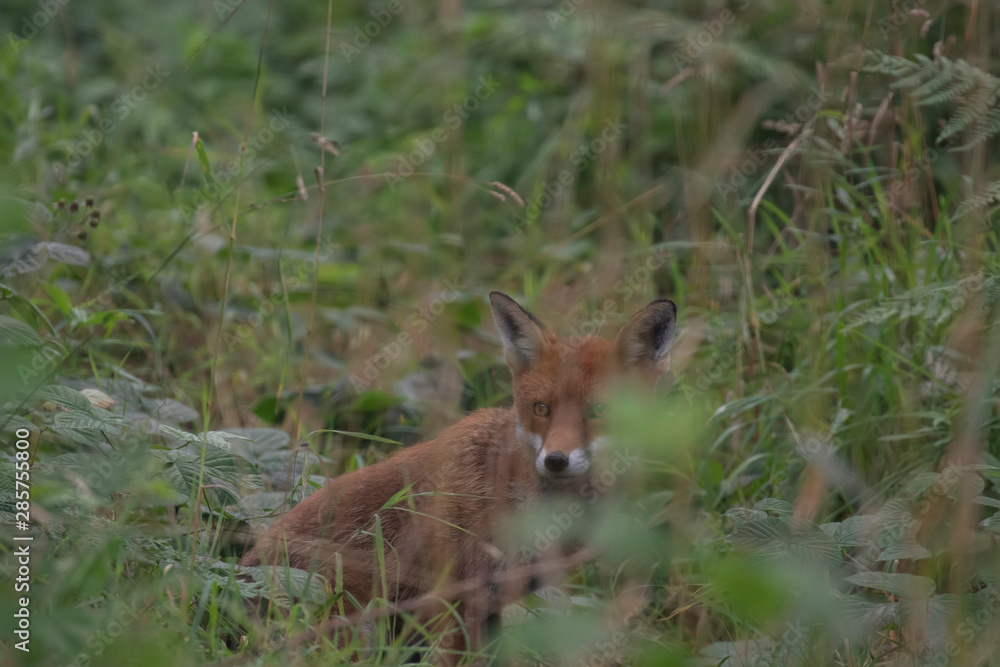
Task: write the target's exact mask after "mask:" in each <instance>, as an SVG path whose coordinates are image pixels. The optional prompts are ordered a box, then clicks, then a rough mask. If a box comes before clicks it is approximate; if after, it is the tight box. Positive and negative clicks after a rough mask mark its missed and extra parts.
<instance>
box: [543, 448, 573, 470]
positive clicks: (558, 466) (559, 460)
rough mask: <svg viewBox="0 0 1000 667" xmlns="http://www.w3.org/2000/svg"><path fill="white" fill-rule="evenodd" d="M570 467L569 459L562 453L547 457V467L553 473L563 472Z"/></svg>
mask: <svg viewBox="0 0 1000 667" xmlns="http://www.w3.org/2000/svg"><path fill="white" fill-rule="evenodd" d="M568 465H569V459H568V458H567V457H566V455H565V454H563V453H562V452H552V453H551V454H549V455H547V456H546V457H545V467H546V468H547V469H548V470H549V471H551V472H562V471H563V470H565V469H566V466H568Z"/></svg>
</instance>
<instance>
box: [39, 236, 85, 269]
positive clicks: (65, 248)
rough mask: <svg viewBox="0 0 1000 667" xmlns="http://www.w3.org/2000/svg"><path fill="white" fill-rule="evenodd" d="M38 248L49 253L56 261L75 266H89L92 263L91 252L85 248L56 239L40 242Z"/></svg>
mask: <svg viewBox="0 0 1000 667" xmlns="http://www.w3.org/2000/svg"><path fill="white" fill-rule="evenodd" d="M38 248H39V249H40V250H44V251H45V252H46V253H48V256H49V259H51V260H54V261H56V262H62V263H63V264H71V265H73V266H87V265H89V264H90V253H88V252H87V251H86V250H84V249H83V248H77V247H76V246H72V245H67V244H65V243H56V242H54V241H44V242H42V243H39V244H38Z"/></svg>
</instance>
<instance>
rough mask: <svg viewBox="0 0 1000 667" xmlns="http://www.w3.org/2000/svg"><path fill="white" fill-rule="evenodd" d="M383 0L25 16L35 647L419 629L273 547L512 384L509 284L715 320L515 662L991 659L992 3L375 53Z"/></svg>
mask: <svg viewBox="0 0 1000 667" xmlns="http://www.w3.org/2000/svg"><path fill="white" fill-rule="evenodd" d="M43 4H44V3H43ZM348 4H349V3H348ZM348 4H343V3H334V5H333V6H332V13H331V15H330V16H329V17H328V14H327V11H328V8H327V6H326V5H324V4H323V3H319V4H317V3H305V2H293V3H283V4H280V5H279V4H275V5H274V6H269V5H268V4H267V3H264V2H247V3H245V4H243V5H239V3H236V2H232V3H230V2H221V1H219V2H213V3H201V4H196V5H192V4H189V3H170V4H163V5H162V6H161V4H160V3H152V4H149V5H148V6H145V5H136V4H134V3H128V2H122V1H117V0H100V1H99V2H90V3H87V4H86V6H84V5H83V4H81V5H76V4H74V3H67V4H66V5H65V6H61V5H60V6H59V7H61V8H60V9H59V11H58V12H56V13H54V15H53V16H52V17H51V18H47V17H46V18H45V20H44V21H41V20H40V22H42V23H44V25H42V26H41V27H39V28H38V30H37V34H35V35H33V36H30V38H27V39H24V40H21V39H12V38H11V37H10V35H22V34H24V35H27V33H25V32H24V30H25V27H24V26H25V25H26V24H25V23H24V20H25V17H27V19H28V20H29V21H31V20H33V19H32V17H34V16H35V15H36V14H37V13H39V12H41V14H40V16H46V15H45V11H46V9H45V7H43V6H42V5H41V4H37V3H29V2H26V1H21V0H16V1H14V2H12V3H8V5H9V6H8V5H5V7H4V8H3V10H0V29H2V35H4V36H5V37H4V43H3V45H2V46H0V110H2V111H0V119H2V122H0V154H3V155H7V156H9V159H8V162H7V164H6V165H5V168H4V169H3V171H2V172H0V207H2V208H0V368H2V370H0V431H2V433H3V436H2V438H0V442H3V443H4V446H3V449H2V454H0V458H3V461H0V464H2V465H0V491H2V494H0V519H2V524H3V526H4V530H3V531H2V534H3V535H4V539H3V540H0V544H2V546H0V549H2V550H3V551H4V558H3V559H0V563H2V565H0V573H2V577H0V618H3V619H5V620H4V622H2V623H0V642H2V647H3V648H2V650H3V651H4V659H3V662H4V664H23V665H36V664H37V665H69V664H78V665H84V664H109V665H116V664H133V663H136V664H137V663H138V662H139V661H140V660H141V661H142V662H143V663H144V664H147V663H148V664H153V665H155V664H164V665H168V664H169V665H174V664H177V665H190V664H201V663H210V662H213V661H221V664H225V665H254V664H279V663H280V664H284V665H289V664H340V663H345V664H346V663H347V662H348V660H349V658H350V655H351V654H352V653H356V652H359V651H360V653H361V658H360V663H361V664H372V665H389V664H401V663H402V661H403V660H405V659H407V658H408V657H409V656H411V655H412V653H413V650H414V647H412V646H406V645H404V644H403V643H401V642H400V641H398V640H394V639H392V638H391V636H390V635H391V633H388V632H387V626H386V623H387V621H386V619H384V618H381V617H380V620H379V622H378V623H376V624H375V625H374V627H373V628H370V629H371V632H372V635H371V637H372V638H371V639H368V640H361V639H353V640H351V642H348V645H347V647H346V648H338V646H337V642H336V640H335V639H333V638H332V637H328V636H326V635H325V634H324V633H323V632H322V631H320V627H321V625H322V624H323V623H324V619H325V618H326V617H327V615H328V614H330V613H332V614H334V615H335V616H341V617H346V618H347V619H348V620H347V621H346V622H345V626H347V627H348V631H350V630H359V629H361V628H359V627H350V626H351V625H352V624H355V625H356V613H355V612H356V611H357V605H356V604H355V602H356V601H354V600H352V599H349V598H350V596H349V595H345V594H343V588H342V582H338V581H325V580H322V579H321V578H319V577H318V576H316V575H313V574H311V573H309V572H302V571H297V570H295V571H280V572H269V571H266V570H261V571H255V572H253V573H252V575H253V576H251V577H250V578H249V579H247V578H245V577H240V578H238V577H237V574H238V573H237V570H236V568H235V563H236V561H237V560H238V559H239V556H240V554H241V553H242V552H243V550H244V548H245V547H244V545H245V541H246V538H247V536H248V535H251V534H253V533H254V531H258V530H260V529H261V528H262V527H264V526H265V525H266V524H267V522H268V521H269V520H271V519H272V518H273V516H274V514H275V513H276V512H279V511H282V510H283V509H286V508H287V507H289V506H290V505H292V504H294V503H296V502H298V501H299V500H301V499H302V498H303V497H304V496H306V495H308V494H309V493H311V492H312V491H314V490H315V489H316V488H318V487H319V486H321V485H322V483H323V479H324V477H326V476H334V475H339V474H345V473H348V472H350V471H352V470H355V469H357V468H359V467H361V466H366V465H370V464H372V463H374V462H376V461H379V460H383V459H384V458H386V457H388V456H389V455H391V453H392V452H394V451H396V450H397V449H398V448H399V447H400V446H401V444H400V443H403V444H411V443H414V442H418V441H420V440H422V439H424V438H427V437H429V436H431V435H433V434H434V433H436V432H437V431H438V430H440V429H441V428H442V427H444V426H446V425H448V424H450V423H453V422H454V421H456V420H457V419H459V418H460V417H461V416H462V415H464V414H466V413H467V412H468V411H471V410H473V409H475V408H478V407H484V406H492V405H502V404H504V401H505V400H507V398H508V397H509V391H510V382H509V377H508V373H507V370H506V368H505V367H504V365H503V363H502V359H501V357H500V349H499V343H498V340H497V337H496V334H495V331H494V330H493V327H492V322H491V320H490V315H489V309H488V304H487V300H486V294H487V293H488V291H489V290H491V289H501V290H504V291H506V292H508V293H510V294H512V295H514V296H515V297H516V298H518V299H519V301H520V302H522V303H523V304H524V305H525V306H526V307H528V308H530V309H531V310H532V311H533V312H535V313H536V314H538V315H539V316H540V317H541V318H542V319H543V320H544V321H545V322H546V323H547V324H548V325H549V326H551V327H552V328H554V329H556V330H557V331H560V332H562V333H569V332H570V331H571V330H573V329H574V328H577V330H579V328H580V327H581V325H582V324H583V323H585V322H604V326H603V328H602V329H601V333H603V334H604V335H606V336H611V335H613V333H614V332H615V331H616V328H617V327H618V326H619V325H620V324H621V323H622V322H624V320H625V318H626V317H627V315H628V314H630V313H631V312H634V311H635V310H637V309H638V308H640V307H642V306H643V305H645V304H646V303H647V302H649V301H650V300H652V299H654V298H657V297H664V296H665V297H669V298H671V299H673V300H674V301H676V303H677V304H678V306H679V309H680V324H681V334H680V337H679V340H678V342H677V344H676V346H675V348H674V350H673V352H672V362H671V376H670V378H669V379H668V380H666V381H664V382H663V383H662V384H663V386H662V389H663V391H662V392H657V394H656V395H655V396H633V395H624V396H621V397H619V398H618V400H616V401H615V402H614V404H613V405H611V406H609V418H608V420H609V422H610V423H611V424H612V433H613V435H614V436H615V441H616V442H617V443H618V445H619V446H620V447H622V448H623V449H627V450H629V451H630V452H633V453H635V454H636V455H638V456H640V458H641V463H640V464H639V465H637V466H635V468H634V469H633V470H630V471H629V474H628V475H627V476H626V477H625V478H623V479H622V480H621V482H622V484H621V486H622V487H624V488H623V491H625V492H624V493H622V494H620V495H619V494H607V497H604V498H601V500H602V501H604V502H601V503H597V504H595V508H596V509H597V514H596V516H595V517H594V518H593V520H592V521H588V522H587V525H586V526H583V527H580V526H576V527H574V528H573V530H580V531H581V532H582V533H584V535H585V537H587V538H588V539H590V540H592V541H593V543H594V544H595V545H598V546H599V547H600V550H601V551H602V555H601V556H600V557H599V558H596V559H594V560H593V561H590V562H587V563H585V564H583V565H582V566H580V567H577V568H574V569H573V571H572V572H569V573H567V575H566V577H565V578H564V580H563V584H564V585H563V586H562V587H561V589H560V590H556V589H547V590H546V592H545V595H543V596H531V597H529V598H528V599H527V600H525V602H524V603H523V604H522V605H519V606H516V607H511V608H509V609H508V610H507V613H508V616H509V618H508V619H507V623H506V625H505V629H504V632H503V635H502V637H501V638H500V640H499V642H498V643H497V644H496V645H493V646H491V651H495V652H498V653H499V654H500V655H501V658H500V660H501V662H502V663H503V664H523V665H534V664H542V665H554V664H572V665H577V664H581V663H582V664H589V665H597V664H605V665H606V664H629V665H640V664H643V665H645V664H650V665H654V664H655V665H659V664H675V665H689V664H704V665H717V664H725V665H749V664H789V665H790V664H795V665H830V664H834V665H850V666H852V667H857V666H869V665H870V666H874V665H889V664H921V665H923V664H928V665H938V664H954V665H995V664H997V658H995V657H993V655H992V645H993V644H992V642H993V640H992V638H993V637H995V636H996V632H997V630H998V629H1000V627H998V626H1000V620H998V617H997V614H996V609H997V604H996V599H997V598H996V596H997V585H998V584H997V576H998V574H1000V573H998V570H997V565H996V564H997V562H998V559H997V553H996V549H997V545H996V541H997V539H998V534H1000V518H998V517H1000V515H998V514H997V511H998V508H1000V495H998V493H997V484H1000V460H998V456H1000V409H998V408H1000V403H998V400H997V396H998V390H1000V379H998V364H1000V328H998V327H997V322H998V308H1000V306H998V301H1000V262H998V260H997V256H996V251H997V247H998V230H1000V228H998V224H997V223H998V216H997V211H996V207H997V204H998V198H997V197H996V191H997V186H996V182H997V181H998V180H1000V176H998V170H997V165H996V163H995V161H994V160H993V159H992V155H993V152H994V151H995V150H996V148H997V138H996V137H995V136H993V135H995V134H997V127H998V126H997V122H996V118H997V114H998V113H1000V112H998V111H997V109H998V108H1000V100H998V99H997V97H996V93H995V91H994V89H993V88H991V86H994V84H995V80H996V79H995V76H996V74H995V73H996V71H997V70H996V67H997V62H998V60H997V58H998V54H997V53H996V48H995V43H996V39H995V34H994V33H995V30H994V29H993V28H992V25H993V24H995V23H996V20H997V18H998V14H997V12H996V11H995V9H993V8H992V7H987V6H985V5H983V4H982V3H980V4H978V5H974V6H975V8H976V9H975V11H976V12H977V14H976V15H975V16H972V15H970V11H971V10H970V7H969V6H967V5H962V4H957V5H948V6H946V7H942V6H938V5H932V4H931V3H928V4H927V5H926V6H924V5H921V7H920V8H919V9H922V10H925V11H926V12H928V16H927V17H924V16H923V15H922V14H919V12H917V13H911V12H909V9H911V8H909V7H907V6H906V5H905V3H903V4H901V5H900V7H899V8H893V7H891V6H882V5H880V4H877V3H872V4H862V5H848V6H846V7H845V6H841V5H834V4H831V5H829V6H827V5H826V4H823V3H813V4H808V3H806V4H801V3H792V2H749V3H746V2H733V3H730V4H726V3H720V4H717V5H710V6H706V5H704V4H703V3H694V2H662V3H660V2H656V3H631V4H627V5H625V4H621V3H608V2H597V1H596V0H590V1H588V2H582V3H579V4H578V5H572V4H570V3H563V5H562V7H563V10H560V5H556V4H552V5H547V4H524V3H511V2H506V1H502V2H497V3H469V4H465V5H459V4H454V3H440V4H437V5H428V4H419V3H403V5H402V10H401V11H400V12H398V13H397V14H393V15H392V18H391V20H389V22H388V23H387V24H386V25H385V26H380V27H379V29H378V31H377V34H375V35H374V36H373V37H370V39H369V43H368V44H367V45H365V46H363V48H362V47H361V46H360V42H355V39H356V36H357V33H356V32H355V28H360V29H361V30H364V28H365V24H366V23H367V22H369V21H372V20H373V14H371V12H373V11H374V12H376V14H378V12H379V11H380V10H382V9H384V8H385V7H386V5H385V4H384V3H378V2H375V3H370V4H368V5H365V6H364V7H360V6H357V7H355V6H348ZM54 6H56V5H54ZM237 6H238V7H239V9H238V10H237V11H235V13H233V10H234V9H235V8H236V7H237ZM560 11H562V13H560ZM723 11H728V12H730V14H727V15H723V14H722V12H723ZM50 13H51V12H50ZM230 14H232V16H231V17H230ZM383 18H384V17H383ZM730 18H731V20H730ZM925 20H927V21H930V23H929V25H928V26H926V30H922V28H923V27H925V26H923V23H924V21H925ZM720 24H721V27H720ZM372 32H375V31H374V29H373V30H372ZM714 33H718V34H714ZM328 36H329V43H328V42H327V37H328ZM361 41H363V40H361ZM939 42H940V44H939ZM935 49H937V50H938V52H939V54H940V56H941V57H940V58H938V59H937V60H935V59H934V57H935V56H934V54H935ZM866 54H867V55H866ZM880 54H893V55H894V56H897V57H899V58H902V60H893V59H891V58H888V57H885V56H884V55H880ZM925 56H926V57H927V58H929V60H920V58H921V57H925ZM324 76H325V81H326V85H325V87H324ZM484 81H485V82H486V83H484ZM324 90H325V94H324ZM890 93H891V97H890V96H889V95H890ZM276 114H280V115H276ZM194 132H197V133H198V138H199V143H197V144H196V143H194V142H193V135H192V133H194ZM313 133H316V134H317V136H319V135H323V136H325V137H326V139H328V140H329V142H333V143H329V142H326V141H319V140H317V139H316V138H313V137H311V135H312V134H313ZM741 170H742V171H741ZM411 172H412V174H411ZM512 193H516V195H517V196H516V197H515V195H514V194H512ZM88 198H92V200H93V204H92V205H87V204H86V201H87V200H88ZM519 199H520V200H521V201H523V202H524V203H525V204H526V205H525V206H524V208H522V207H521V205H520V202H519ZM74 201H76V202H78V206H79V210H77V211H74V212H71V211H70V210H68V209H69V208H70V204H71V203H72V202H74ZM59 202H62V204H60V203H59ZM92 211H97V212H99V217H98V218H95V219H93V223H94V224H93V225H92V224H91V221H92V218H91V212H92ZM43 243H44V244H48V245H41V244H43ZM651 259H652V260H655V261H651ZM650 267H652V269H651V268H650ZM609 304H610V305H611V306H610V307H609ZM352 377H353V378H354V379H355V382H352V381H351V379H352ZM94 390H99V391H100V392H101V393H95V391H94ZM107 399H111V402H108V400H107ZM21 428H24V429H28V430H29V431H30V432H31V435H30V438H29V441H30V447H29V448H28V449H26V450H23V451H28V452H29V453H30V461H31V469H30V470H31V476H30V479H31V505H30V513H31V518H32V520H33V525H32V528H31V531H30V533H29V534H31V535H34V541H33V542H32V551H33V556H32V561H31V575H30V597H31V604H30V613H31V631H32V634H31V644H30V646H31V652H30V653H25V652H22V651H18V650H16V649H15V648H14V644H15V642H16V639H15V638H14V637H15V636H14V634H13V630H14V627H13V620H14V617H13V614H14V612H15V610H16V609H17V608H18V606H19V603H18V599H19V597H21V593H18V592H16V591H15V587H14V585H15V582H16V577H17V562H16V558H15V556H14V552H15V549H16V548H18V546H19V543H17V542H14V541H12V540H11V539H9V537H10V536H13V535H15V534H18V531H17V530H16V529H15V528H13V527H12V526H13V525H14V521H15V513H16V511H18V508H17V506H16V502H17V499H16V497H15V492H16V491H17V490H18V489H17V487H16V478H15V473H16V470H15V463H16V461H17V458H16V457H17V451H18V450H17V449H16V447H15V445H14V444H13V443H14V441H15V439H14V437H13V436H14V434H15V432H16V431H17V429H21ZM8 442H10V443H12V444H11V445H10V446H8V444H7V443H8ZM397 500H398V499H397ZM552 511H557V508H553V509H552ZM551 513H552V512H551V511H548V513H546V512H545V511H543V512H540V513H539V516H532V517H523V524H524V525H520V526H519V529H520V530H523V531H524V534H525V540H526V541H531V540H533V539H537V538H536V537H535V536H536V531H539V530H540V531H543V532H544V531H545V529H546V528H551V525H552V518H551ZM8 527H11V528H8ZM376 529H377V525H376ZM379 565H381V566H382V567H384V563H382V562H380V563H379ZM384 575H385V573H384V571H383V572H382V577H381V580H382V581H385V576H384ZM259 597H264V598H270V599H271V600H273V601H274V602H275V604H274V605H271V606H270V607H269V608H268V610H267V612H266V613H264V614H263V615H260V614H255V613H250V612H251V607H252V606H253V605H248V604H247V602H246V600H253V599H256V598H259ZM384 605H385V600H384V599H377V600H376V601H375V602H373V606H374V608H378V607H379V606H384ZM404 620H405V621H407V622H410V623H416V619H414V618H408V619H404ZM414 627H416V626H414ZM367 630H368V629H366V632H367ZM416 631H417V632H418V633H424V634H426V635H427V636H426V642H425V643H426V644H427V645H436V644H438V643H440V642H441V641H442V640H443V639H444V638H443V637H441V636H438V635H436V634H435V633H434V631H433V630H432V626H427V627H426V628H419V627H417V628H416Z"/></svg>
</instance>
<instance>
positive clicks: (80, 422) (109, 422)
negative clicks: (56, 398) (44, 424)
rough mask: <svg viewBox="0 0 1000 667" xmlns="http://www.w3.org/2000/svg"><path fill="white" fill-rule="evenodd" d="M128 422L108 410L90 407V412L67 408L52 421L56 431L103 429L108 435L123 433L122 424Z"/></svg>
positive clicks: (53, 428)
mask: <svg viewBox="0 0 1000 667" xmlns="http://www.w3.org/2000/svg"><path fill="white" fill-rule="evenodd" d="M126 423H127V422H126V421H125V420H124V419H122V418H121V417H118V416H116V415H113V414H111V413H110V412H108V411H107V410H102V409H101V408H94V407H92V408H90V412H89V413H87V412H82V411H80V410H67V411H66V412H60V413H59V414H57V415H56V417H55V419H54V420H53V422H52V427H51V428H52V430H53V431H55V432H56V433H62V432H65V431H101V432H103V433H106V434H108V435H121V434H122V428H121V427H122V426H123V425H124V424H126Z"/></svg>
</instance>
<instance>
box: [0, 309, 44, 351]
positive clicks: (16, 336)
mask: <svg viewBox="0 0 1000 667" xmlns="http://www.w3.org/2000/svg"><path fill="white" fill-rule="evenodd" d="M41 344H42V339H41V338H39V337H38V333H36V332H35V330H34V329H32V328H31V327H29V326H28V325H27V324H25V323H24V322H22V321H21V320H15V319H14V318H13V317H8V316H6V315H0V347H38V346H39V345H41Z"/></svg>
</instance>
